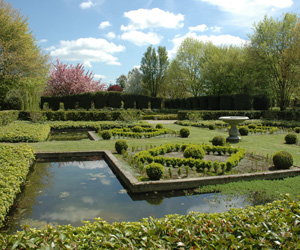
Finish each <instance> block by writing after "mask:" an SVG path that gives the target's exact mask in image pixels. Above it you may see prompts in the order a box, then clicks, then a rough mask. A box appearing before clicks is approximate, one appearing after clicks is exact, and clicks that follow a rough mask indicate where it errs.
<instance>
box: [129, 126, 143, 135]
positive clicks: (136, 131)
mask: <svg viewBox="0 0 300 250" xmlns="http://www.w3.org/2000/svg"><path fill="white" fill-rule="evenodd" d="M131 130H132V131H133V132H135V133H141V132H143V131H144V129H143V128H142V127H141V126H134V127H133V128H132V129H131Z"/></svg>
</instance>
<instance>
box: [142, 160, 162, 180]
mask: <svg viewBox="0 0 300 250" xmlns="http://www.w3.org/2000/svg"><path fill="white" fill-rule="evenodd" d="M164 172H165V168H164V166H163V165H161V164H159V163H150V164H148V165H147V166H146V173H147V175H148V177H149V179H150V180H153V181H155V180H159V179H160V178H161V177H162V176H163V174H164Z"/></svg>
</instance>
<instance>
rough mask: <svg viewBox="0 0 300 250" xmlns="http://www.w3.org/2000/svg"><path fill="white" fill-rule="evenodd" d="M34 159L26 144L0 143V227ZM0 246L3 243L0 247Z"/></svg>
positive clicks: (31, 149)
mask: <svg viewBox="0 0 300 250" xmlns="http://www.w3.org/2000/svg"><path fill="white" fill-rule="evenodd" d="M34 159H35V156H34V149H33V148H32V147H30V146H28V145H3V144H0V166H1V167H0V191H1V192H0V227H1V226H3V221H4V219H5V216H6V215H7V213H8V211H9V209H10V207H11V206H12V205H13V203H14V200H15V198H16V196H17V194H18V193H19V192H20V191H21V185H22V184H23V183H24V181H25V180H26V176H27V174H28V172H29V168H30V165H31V164H32V163H33V161H34ZM0 241H1V240H0ZM1 246H3V244H0V249H1ZM2 249H3V248H2Z"/></svg>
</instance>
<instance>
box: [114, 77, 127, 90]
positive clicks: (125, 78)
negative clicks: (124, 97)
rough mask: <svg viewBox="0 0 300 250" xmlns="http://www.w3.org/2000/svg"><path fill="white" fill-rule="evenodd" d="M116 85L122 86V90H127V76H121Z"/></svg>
mask: <svg viewBox="0 0 300 250" xmlns="http://www.w3.org/2000/svg"><path fill="white" fill-rule="evenodd" d="M116 83H118V84H119V85H120V86H121V88H122V89H125V87H126V83H127V76H125V75H124V74H122V75H120V76H119V77H118V78H117V79H116Z"/></svg>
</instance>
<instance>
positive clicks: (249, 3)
mask: <svg viewBox="0 0 300 250" xmlns="http://www.w3.org/2000/svg"><path fill="white" fill-rule="evenodd" d="M199 1H202V2H207V3H209V4H212V5H215V6H217V7H219V8H220V9H221V10H222V11H224V12H227V13H229V14H230V15H231V17H230V20H225V21H223V23H226V24H230V25H232V24H234V25H236V26H251V25H252V24H253V23H254V22H257V21H260V20H261V19H262V18H263V16H264V15H265V14H272V13H273V12H275V11H282V9H284V8H289V7H291V6H292V5H293V3H294V2H293V0H199Z"/></svg>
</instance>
